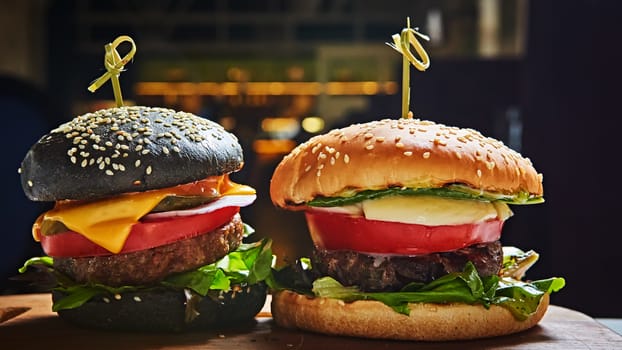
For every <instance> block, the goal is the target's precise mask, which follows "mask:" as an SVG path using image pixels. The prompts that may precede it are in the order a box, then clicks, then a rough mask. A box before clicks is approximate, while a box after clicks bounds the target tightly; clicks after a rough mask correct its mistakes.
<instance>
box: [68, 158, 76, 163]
mask: <svg viewBox="0 0 622 350" xmlns="http://www.w3.org/2000/svg"><path fill="white" fill-rule="evenodd" d="M69 160H71V162H72V163H73V164H76V161H77V160H76V157H74V156H71V158H69Z"/></svg>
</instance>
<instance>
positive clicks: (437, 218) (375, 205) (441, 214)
mask: <svg viewBox="0 0 622 350" xmlns="http://www.w3.org/2000/svg"><path fill="white" fill-rule="evenodd" d="M361 207H362V211H363V213H364V215H365V218H366V219H369V220H381V221H392V222H401V223H407V224H418V225H427V226H440V225H461V224H471V223H479V222H483V221H486V220H490V219H495V218H499V219H501V220H505V219H507V218H509V217H510V216H512V211H511V210H510V208H509V207H508V205H507V204H505V203H502V202H484V201H474V200H464V199H451V198H442V197H436V196H389V197H382V198H378V199H374V200H367V201H363V202H362V203H361Z"/></svg>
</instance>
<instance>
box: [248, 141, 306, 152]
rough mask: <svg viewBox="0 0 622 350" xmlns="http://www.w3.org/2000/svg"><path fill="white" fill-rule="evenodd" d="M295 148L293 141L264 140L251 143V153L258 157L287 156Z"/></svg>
mask: <svg viewBox="0 0 622 350" xmlns="http://www.w3.org/2000/svg"><path fill="white" fill-rule="evenodd" d="M294 147H296V142H294V141H293V140H264V139H259V140H255V141H253V151H255V153H257V154H259V155H273V154H287V153H289V152H290V151H291V150H292V149H294Z"/></svg>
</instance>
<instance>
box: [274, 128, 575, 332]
mask: <svg viewBox="0 0 622 350" xmlns="http://www.w3.org/2000/svg"><path fill="white" fill-rule="evenodd" d="M270 195H271V198H272V201H273V203H274V204H275V205H276V206H278V207H281V208H283V209H287V210H295V211H304V213H305V217H306V219H307V224H308V231H309V234H310V236H311V239H312V241H313V243H314V249H313V252H312V254H311V256H310V257H301V258H300V259H299V260H298V261H296V262H295V263H294V264H290V265H288V266H286V267H284V268H282V269H280V270H277V271H276V272H275V273H274V274H273V275H274V281H275V283H274V285H273V286H271V287H272V289H273V294H274V296H273V302H272V313H273V316H274V319H275V321H276V323H277V324H278V325H281V326H284V327H295V328H301V329H306V330H310V331H315V332H320V333H328V334H334V335H347V336H357V337H368V338H386V339H410V340H429V341H433V340H456V339H473V338H482V337H491V336H498V335H504V334H510V333H515V332H519V331H522V330H526V329H528V328H531V327H533V326H534V325H535V324H537V323H538V322H539V321H540V320H541V319H542V317H543V315H544V313H545V312H546V309H547V306H548V303H549V294H550V293H551V292H554V291H557V290H559V289H561V288H562V287H563V286H564V284H565V281H564V279H563V278H556V277H554V278H548V279H538V280H535V281H529V280H525V279H524V277H525V271H526V270H527V269H528V268H529V267H530V266H532V265H533V264H534V263H535V262H536V260H537V259H538V254H537V253H536V252H534V251H527V252H525V251H522V250H520V249H518V248H514V247H504V246H503V244H502V243H501V232H502V228H503V224H504V223H505V221H506V220H507V219H509V218H510V217H512V215H513V212H512V211H511V209H510V206H511V205H526V204H537V203H542V202H543V201H544V200H543V186H542V175H541V174H539V173H538V172H537V171H536V169H535V168H534V166H533V164H532V162H531V161H530V160H529V159H528V158H525V157H523V156H522V155H521V154H519V153H518V152H516V151H514V150H512V149H510V148H509V147H507V146H506V145H504V144H503V143H502V142H501V141H498V140H495V139H493V138H490V137H486V136H483V135H482V134H481V133H479V132H478V131H475V130H473V129H465V128H457V127H451V126H446V125H442V124H439V123H434V122H431V121H425V120H419V119H412V118H400V119H384V120H378V121H373V122H368V123H361V124H353V125H350V126H347V127H344V128H341V129H333V130H331V131H329V132H328V133H326V134H322V135H317V136H315V137H312V138H311V139H309V140H308V141H306V142H304V143H302V144H300V145H299V146H297V147H296V148H295V149H294V150H292V152H290V154H288V155H286V156H285V157H284V158H283V160H282V161H281V162H280V163H279V165H278V166H277V167H276V169H275V171H274V174H273V176H272V180H271V184H270Z"/></svg>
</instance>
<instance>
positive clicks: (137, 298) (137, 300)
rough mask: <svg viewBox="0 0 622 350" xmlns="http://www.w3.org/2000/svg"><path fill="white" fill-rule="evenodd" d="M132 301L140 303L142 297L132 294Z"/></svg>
mask: <svg viewBox="0 0 622 350" xmlns="http://www.w3.org/2000/svg"><path fill="white" fill-rule="evenodd" d="M134 301H135V302H137V303H140V302H141V301H142V299H140V297H139V296H138V295H136V296H134Z"/></svg>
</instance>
